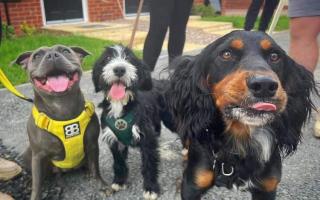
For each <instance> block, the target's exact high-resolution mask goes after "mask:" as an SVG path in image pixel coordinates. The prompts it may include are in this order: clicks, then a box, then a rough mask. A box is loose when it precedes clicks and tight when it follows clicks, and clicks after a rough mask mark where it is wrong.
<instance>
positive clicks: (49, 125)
mask: <svg viewBox="0 0 320 200" xmlns="http://www.w3.org/2000/svg"><path fill="white" fill-rule="evenodd" d="M93 114H94V105H93V103H91V102H86V104H85V109H84V111H82V113H81V114H80V115H79V116H78V117H76V118H75V119H71V120H67V121H57V120H53V119H51V118H50V117H49V116H47V115H46V114H45V113H42V112H39V110H38V109H37V107H35V106H33V108H32V116H33V118H34V121H35V124H36V126H37V127H38V128H40V129H43V130H45V131H47V132H48V133H50V134H52V135H54V136H56V137H57V138H58V139H59V140H60V141H61V143H62V144H63V147H64V150H65V158H64V160H62V161H56V160H53V161H52V163H53V165H55V166H56V167H59V168H62V169H70V168H74V167H76V166H78V165H79V164H80V163H81V162H82V160H83V159H84V156H85V152H84V144H83V139H84V135H85V131H86V128H87V126H88V124H89V122H90V121H91V117H92V115H93Z"/></svg>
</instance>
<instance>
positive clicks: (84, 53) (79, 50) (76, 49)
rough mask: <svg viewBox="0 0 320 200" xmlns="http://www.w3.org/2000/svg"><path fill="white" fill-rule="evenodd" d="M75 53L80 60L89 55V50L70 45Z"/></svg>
mask: <svg viewBox="0 0 320 200" xmlns="http://www.w3.org/2000/svg"><path fill="white" fill-rule="evenodd" d="M70 48H71V49H72V50H73V51H74V52H75V53H76V54H77V55H78V57H79V58H80V59H81V60H82V59H83V58H84V57H86V56H89V55H91V53H90V52H88V51H87V50H85V49H83V48H81V47H70Z"/></svg>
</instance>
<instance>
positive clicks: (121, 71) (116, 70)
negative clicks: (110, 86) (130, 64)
mask: <svg viewBox="0 0 320 200" xmlns="http://www.w3.org/2000/svg"><path fill="white" fill-rule="evenodd" d="M113 72H114V74H115V75H116V76H118V77H121V76H123V75H124V73H126V68H124V67H116V68H114V69H113Z"/></svg>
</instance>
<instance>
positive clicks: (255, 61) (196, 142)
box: [166, 31, 318, 200]
mask: <svg viewBox="0 0 320 200" xmlns="http://www.w3.org/2000/svg"><path fill="white" fill-rule="evenodd" d="M239 38H240V39H241V40H242V41H243V42H244V47H243V49H241V50H234V51H231V52H232V53H234V57H232V58H233V59H231V60H230V61H228V62H224V61H222V60H221V59H220V57H221V53H222V52H223V51H225V50H226V49H228V48H229V47H228V45H229V44H230V42H231V40H233V39H239ZM262 39H267V40H269V41H271V42H272V50H268V51H274V52H276V53H277V54H278V55H280V61H279V62H275V63H270V62H269V61H268V55H269V54H268V53H270V52H264V51H262V50H260V46H259V41H260V40H262ZM171 68H174V69H175V71H174V73H173V74H172V75H171V77H170V86H169V89H168V91H167V93H166V98H167V103H168V105H169V107H170V109H171V111H172V113H173V116H174V119H175V122H176V124H177V132H178V133H179V134H180V135H181V137H182V138H183V139H189V140H190V147H189V152H188V164H187V167H186V169H185V171H184V175H183V183H182V191H181V196H182V199H200V198H201V195H202V194H203V193H205V192H206V191H207V190H208V189H209V188H210V187H212V186H213V185H216V186H226V187H229V188H230V187H231V186H232V184H236V185H237V186H241V185H242V184H243V183H242V182H243V181H247V180H251V183H252V184H253V185H254V186H255V187H249V190H250V191H251V193H252V197H253V199H258V200H264V199H266V200H272V199H275V196H276V191H275V190H273V191H266V189H265V188H263V186H262V185H261V184H260V183H261V180H265V179H266V178H270V177H275V178H276V179H277V180H278V181H280V179H281V155H283V156H287V155H289V154H291V153H293V152H294V151H295V150H296V149H297V145H298V143H299V142H300V138H301V128H302V126H303V124H304V123H305V122H306V120H307V119H308V116H309V115H310V112H311V109H312V108H314V106H313V103H312V101H311V99H310V95H311V92H312V91H314V92H315V93H316V94H318V93H317V90H316V87H315V82H314V79H313V75H312V73H311V72H308V71H307V70H306V69H305V68H303V67H302V66H300V65H298V64H297V63H295V62H294V61H293V60H292V59H291V58H289V57H288V56H287V55H286V53H285V52H284V51H283V50H282V49H281V48H280V47H279V46H278V45H277V44H276V43H275V42H274V41H273V40H272V39H271V38H270V37H269V36H267V35H266V34H264V33H260V32H246V31H234V32H232V33H230V34H227V35H225V36H224V37H222V38H220V39H218V40H217V41H215V42H213V43H212V44H210V45H208V46H207V47H206V48H205V49H203V51H202V52H201V53H200V54H198V55H196V56H184V57H180V58H178V59H176V60H175V61H174V62H173V63H172V64H171ZM260 68H262V70H263V71H270V72H272V73H274V74H276V76H277V77H278V79H279V80H280V82H281V85H282V87H283V89H284V91H285V93H286V94H287V97H288V100H287V105H286V107H285V109H284V111H283V112H281V113H279V114H278V115H277V116H276V117H275V118H274V119H273V121H272V122H270V123H268V124H267V125H265V126H263V127H261V131H268V133H270V134H271V135H272V136H271V137H272V141H274V142H273V145H272V147H271V156H270V158H269V160H268V161H267V162H261V161H259V159H258V157H259V156H260V154H261V152H262V150H261V148H262V147H260V146H259V145H257V144H254V143H252V142H250V141H251V140H249V142H247V143H246V148H247V154H246V155H245V156H241V155H238V154H234V152H232V145H234V144H236V143H237V142H238V141H233V143H232V142H231V141H232V140H231V138H230V136H229V135H227V134H226V133H224V131H225V130H226V122H225V120H224V117H223V114H222V113H221V111H220V110H219V109H218V108H217V105H216V103H215V98H214V97H213V95H212V93H214V92H215V91H212V86H214V85H215V84H217V83H219V81H221V80H222V79H223V78H224V77H226V76H227V75H228V74H231V73H233V72H235V71H236V70H239V69H245V70H247V71H253V72H254V71H255V70H258V69H260ZM258 130H260V129H258ZM213 152H215V154H217V156H218V158H217V159H216V167H215V168H214V169H213V167H212V165H213V160H215V158H214V156H213ZM222 163H224V164H225V166H226V169H228V168H229V169H231V168H230V167H234V173H233V175H232V176H231V177H224V176H223V175H221V164H222ZM202 169H206V170H209V171H212V172H213V173H214V179H213V180H212V184H209V185H207V186H206V187H199V186H198V185H196V183H195V179H196V173H197V172H198V171H199V170H202Z"/></svg>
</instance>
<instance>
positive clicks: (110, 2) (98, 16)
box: [88, 0, 123, 21]
mask: <svg viewBox="0 0 320 200" xmlns="http://www.w3.org/2000/svg"><path fill="white" fill-rule="evenodd" d="M119 2H120V4H121V7H122V9H123V1H122V0H119ZM88 12H89V21H105V20H110V19H118V18H121V17H122V11H121V9H120V8H119V6H118V3H117V0H88Z"/></svg>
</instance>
